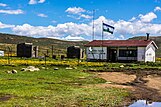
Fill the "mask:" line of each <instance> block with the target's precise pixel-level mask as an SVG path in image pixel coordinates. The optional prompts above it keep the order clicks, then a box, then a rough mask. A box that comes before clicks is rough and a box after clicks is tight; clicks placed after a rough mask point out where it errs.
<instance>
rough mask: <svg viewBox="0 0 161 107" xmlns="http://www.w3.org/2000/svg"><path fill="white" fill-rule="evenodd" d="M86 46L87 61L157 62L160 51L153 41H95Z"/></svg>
mask: <svg viewBox="0 0 161 107" xmlns="http://www.w3.org/2000/svg"><path fill="white" fill-rule="evenodd" d="M85 46H86V56H87V61H98V60H100V61H112V62H116V61H144V62H155V50H156V49H158V47H157V45H156V44H155V42H154V41H151V40H94V41H91V42H89V43H88V44H86V45H85Z"/></svg>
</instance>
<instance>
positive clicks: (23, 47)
mask: <svg viewBox="0 0 161 107" xmlns="http://www.w3.org/2000/svg"><path fill="white" fill-rule="evenodd" d="M17 57H26V58H31V57H38V46H33V44H32V43H20V44H17Z"/></svg>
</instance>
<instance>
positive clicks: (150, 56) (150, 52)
mask: <svg viewBox="0 0 161 107" xmlns="http://www.w3.org/2000/svg"><path fill="white" fill-rule="evenodd" d="M145 62H155V47H154V45H153V44H150V45H149V46H147V47H146V52H145Z"/></svg>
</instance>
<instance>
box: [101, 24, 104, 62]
mask: <svg viewBox="0 0 161 107" xmlns="http://www.w3.org/2000/svg"><path fill="white" fill-rule="evenodd" d="M103 35H104V34H103V21H102V41H101V45H102V60H103Z"/></svg>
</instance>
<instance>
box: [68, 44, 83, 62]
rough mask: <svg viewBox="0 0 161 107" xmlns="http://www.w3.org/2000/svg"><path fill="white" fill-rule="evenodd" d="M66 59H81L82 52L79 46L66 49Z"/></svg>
mask: <svg viewBox="0 0 161 107" xmlns="http://www.w3.org/2000/svg"><path fill="white" fill-rule="evenodd" d="M67 58H78V59H81V58H83V50H82V49H81V48H80V47H79V46H70V47H68V48H67Z"/></svg>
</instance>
